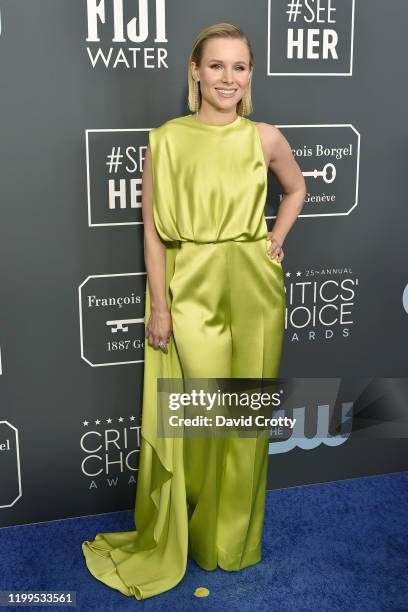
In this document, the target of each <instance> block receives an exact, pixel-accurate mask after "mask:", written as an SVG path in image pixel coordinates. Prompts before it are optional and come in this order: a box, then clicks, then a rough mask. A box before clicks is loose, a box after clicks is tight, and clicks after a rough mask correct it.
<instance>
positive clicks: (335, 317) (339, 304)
mask: <svg viewBox="0 0 408 612" xmlns="http://www.w3.org/2000/svg"><path fill="white" fill-rule="evenodd" d="M285 281H286V282H285V290H286V313H285V329H286V330H287V331H288V336H287V337H288V338H289V340H290V341H291V342H301V341H303V342H308V341H309V342H315V343H316V342H320V343H323V342H328V341H330V340H334V339H337V338H345V339H347V338H349V337H350V335H351V333H352V328H353V325H354V319H353V311H354V307H355V303H356V295H357V290H358V286H359V282H358V278H356V276H355V275H354V274H353V272H352V270H351V269H350V268H342V267H338V268H334V267H331V268H320V269H304V270H303V271H302V270H300V269H299V268H298V269H297V270H295V271H293V272H290V271H285Z"/></svg>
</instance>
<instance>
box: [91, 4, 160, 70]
mask: <svg viewBox="0 0 408 612" xmlns="http://www.w3.org/2000/svg"><path fill="white" fill-rule="evenodd" d="M165 9H166V1H165V0H156V1H153V0H138V1H136V0H133V1H132V2H129V1H125V0H87V3H86V11H87V26H88V33H87V37H86V42H87V43H88V45H87V48H86V50H87V52H88V57H89V60H90V62H91V66H92V67H93V68H95V67H97V66H102V67H103V68H116V69H117V68H125V69H128V68H141V69H144V68H147V69H151V68H156V69H160V68H168V65H167V63H166V60H167V49H166V48H165V47H163V46H161V45H163V44H164V43H167V42H168V41H167V38H166V11H165ZM149 28H151V30H149ZM153 43H154V45H155V46H152V44H153Z"/></svg>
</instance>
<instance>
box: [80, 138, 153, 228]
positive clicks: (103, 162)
mask: <svg viewBox="0 0 408 612" xmlns="http://www.w3.org/2000/svg"><path fill="white" fill-rule="evenodd" d="M147 132H148V129H145V128H129V129H100V130H86V131H85V140H86V142H85V146H86V176H87V196H88V225H89V227H96V226H106V225H135V224H141V223H143V218H142V175H143V163H144V159H145V154H146V149H147Z"/></svg>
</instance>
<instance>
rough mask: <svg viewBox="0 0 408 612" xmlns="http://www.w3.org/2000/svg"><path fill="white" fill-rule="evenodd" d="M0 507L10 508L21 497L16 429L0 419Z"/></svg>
mask: <svg viewBox="0 0 408 612" xmlns="http://www.w3.org/2000/svg"><path fill="white" fill-rule="evenodd" d="M0 482H1V487H0V508H10V507H11V506H14V504H15V503H16V502H17V501H18V500H19V499H20V498H21V496H22V488H21V470H20V449H19V441H18V430H17V428H16V427H14V425H12V424H11V423H9V422H8V421H0Z"/></svg>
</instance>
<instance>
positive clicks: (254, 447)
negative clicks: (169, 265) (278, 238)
mask: <svg viewBox="0 0 408 612" xmlns="http://www.w3.org/2000/svg"><path fill="white" fill-rule="evenodd" d="M267 244H268V243H267V240H266V238H265V239H262V240H257V241H250V242H238V241H236V242H235V241H225V242H217V243H202V244H200V243H196V242H184V243H182V245H181V249H180V252H179V253H178V255H177V258H176V261H175V270H174V275H173V278H172V280H171V283H170V291H171V293H172V307H171V313H172V321H173V336H174V340H175V343H176V347H177V352H178V355H179V358H180V363H181V367H182V370H183V376H184V378H206V377H208V378H217V377H218V378H234V377H235V378H237V377H242V378H248V377H249V378H261V377H263V378H273V377H277V376H278V370H279V363H280V358H281V349H282V341H283V333H284V314H285V290H284V283H283V271H282V266H281V264H280V263H278V262H276V261H275V260H272V259H271V258H270V256H269V255H268V253H267V251H266V249H267ZM267 433H268V432H266V431H263V432H261V433H260V434H259V435H258V437H251V438H248V437H238V436H235V437H233V436H231V435H229V436H227V437H220V436H218V435H217V434H215V436H213V437H207V438H203V437H185V439H184V448H183V453H184V471H185V481H186V496H187V503H188V515H189V527H188V530H189V554H190V556H191V557H192V558H193V559H194V560H195V561H196V562H197V563H198V564H199V565H200V566H201V567H203V568H204V569H208V570H211V569H214V568H216V567H217V565H219V566H220V567H222V568H223V569H225V570H240V569H242V568H244V567H246V566H248V565H252V564H254V563H257V562H258V561H259V560H260V559H261V556H262V550H261V548H262V530H263V522H264V512H265V496H266V482H267V464H268V446H269V436H268V435H267Z"/></svg>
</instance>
